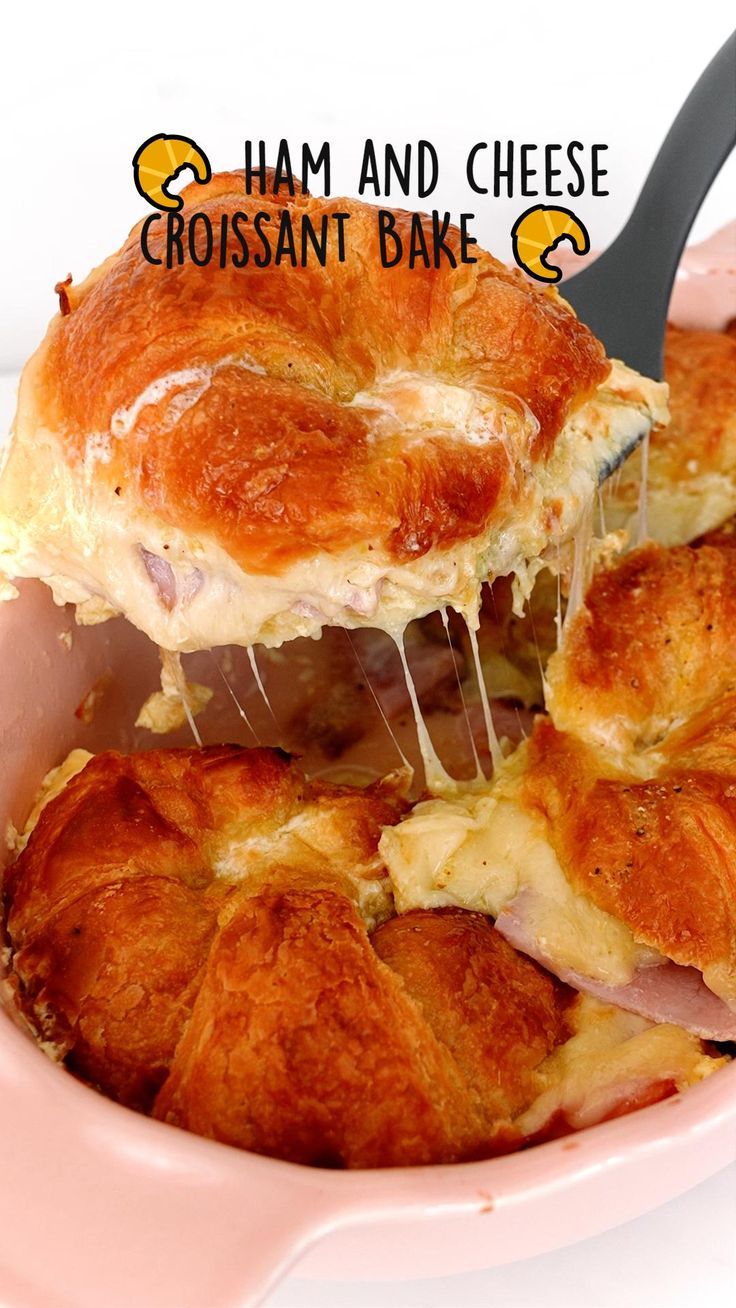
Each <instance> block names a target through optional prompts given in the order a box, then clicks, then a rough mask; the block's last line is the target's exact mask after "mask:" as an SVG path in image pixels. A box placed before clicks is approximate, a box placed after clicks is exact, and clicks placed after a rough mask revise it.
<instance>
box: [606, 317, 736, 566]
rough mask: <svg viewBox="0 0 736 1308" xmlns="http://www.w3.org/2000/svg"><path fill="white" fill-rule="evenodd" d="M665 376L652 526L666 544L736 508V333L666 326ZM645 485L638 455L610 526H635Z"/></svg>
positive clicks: (615, 499) (651, 472)
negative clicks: (665, 415)
mask: <svg viewBox="0 0 736 1308" xmlns="http://www.w3.org/2000/svg"><path fill="white" fill-rule="evenodd" d="M665 379H666V381H667V383H668V385H669V389H670V400H669V409H670V422H669V424H668V425H667V426H666V427H661V428H657V429H656V430H654V431H653V432H652V436H651V441H650V448H649V460H648V472H647V484H648V528H649V534H650V535H651V537H652V538H653V539H654V540H658V541H661V543H662V544H663V545H680V544H685V543H687V542H688V541H691V540H694V539H695V538H696V537H698V536H700V535H702V534H703V533H704V532H706V531H710V530H712V529H713V528H715V527H718V526H719V525H720V524H721V523H722V522H723V521H724V520H725V519H726V518H728V517H729V516H730V515H731V514H732V513H733V512H734V511H735V510H736V335H734V334H732V333H730V332H709V331H690V330H684V329H683V328H680V327H673V326H671V325H670V326H668V328H667V334H666V338H665ZM640 480H641V456H640V453H639V451H636V452H635V453H634V454H632V456H631V457H630V458H629V459H628V460H627V462H626V464H625V465H624V468H623V470H622V473H621V475H620V477H619V478H618V479H617V480H616V483H615V485H614V486H613V487H612V489H611V491H610V493H609V495H608V497H607V503H606V508H605V513H606V520H607V523H608V524H609V525H610V526H621V525H623V524H624V523H627V524H628V526H629V528H630V529H631V527H632V524H633V521H634V518H635V515H636V512H637V503H638V498H639V483H640Z"/></svg>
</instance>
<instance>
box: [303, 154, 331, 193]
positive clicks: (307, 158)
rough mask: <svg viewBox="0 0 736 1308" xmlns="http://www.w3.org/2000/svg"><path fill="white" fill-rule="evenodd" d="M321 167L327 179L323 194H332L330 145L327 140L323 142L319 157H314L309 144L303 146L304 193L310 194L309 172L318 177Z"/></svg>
mask: <svg viewBox="0 0 736 1308" xmlns="http://www.w3.org/2000/svg"><path fill="white" fill-rule="evenodd" d="M320 168H323V169H324V173H325V180H324V186H323V187H322V193H323V195H329V194H330V147H329V144H328V142H327V141H324V142H323V143H322V149H321V150H320V152H319V154H318V155H317V158H316V159H314V158H313V157H312V151H311V150H310V148H309V146H308V145H303V146H302V195H309V174H310V172H311V173H312V174H313V175H314V176H315V177H316V175H317V173H318V172H319V170H320Z"/></svg>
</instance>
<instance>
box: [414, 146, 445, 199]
mask: <svg viewBox="0 0 736 1308" xmlns="http://www.w3.org/2000/svg"><path fill="white" fill-rule="evenodd" d="M417 154H418V157H419V185H418V191H419V194H420V196H421V198H422V199H424V198H425V196H427V195H431V194H432V192H433V190H434V188H435V186H436V185H437V179H438V177H439V175H440V165H439V160H438V158H437V151H436V150H435V148H434V146H433V145H432V143H431V141H420V142H419V144H418V146H417ZM428 162H429V165H430V167H431V169H432V171H431V174H430V176H429V178H428V177H427V163H428Z"/></svg>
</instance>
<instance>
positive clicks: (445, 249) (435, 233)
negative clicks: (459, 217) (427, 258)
mask: <svg viewBox="0 0 736 1308" xmlns="http://www.w3.org/2000/svg"><path fill="white" fill-rule="evenodd" d="M449 226H450V215H449V213H445V215H444V217H443V218H442V220H441V225H440V216H439V214H438V212H437V210H436V209H433V210H432V247H433V253H434V266H435V268H439V266H440V255H441V254H444V256H445V258H446V259H447V261H448V263H449V265H450V267H451V268H457V259H456V258H455V251H454V250H453V248H452V246H451V245H448V244H447V241H446V240H445V237H446V236H447V229H448V227H449Z"/></svg>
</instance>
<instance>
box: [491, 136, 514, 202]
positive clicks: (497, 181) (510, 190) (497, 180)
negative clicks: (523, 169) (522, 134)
mask: <svg viewBox="0 0 736 1308" xmlns="http://www.w3.org/2000/svg"><path fill="white" fill-rule="evenodd" d="M502 177H505V178H506V195H507V196H508V198H509V200H510V199H511V197H512V196H513V194H514V143H513V141H507V142H506V167H505V168H502V167H501V142H500V141H494V142H493V195H494V198H495V199H496V200H497V199H498V197H499V195H500V194H501V178H502Z"/></svg>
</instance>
